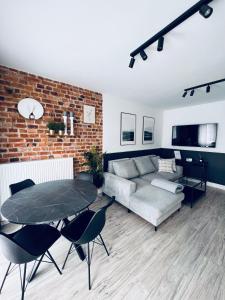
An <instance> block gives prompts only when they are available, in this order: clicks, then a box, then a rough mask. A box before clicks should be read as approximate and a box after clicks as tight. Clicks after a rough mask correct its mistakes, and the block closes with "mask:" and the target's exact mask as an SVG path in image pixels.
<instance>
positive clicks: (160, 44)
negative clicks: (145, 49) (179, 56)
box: [157, 36, 164, 51]
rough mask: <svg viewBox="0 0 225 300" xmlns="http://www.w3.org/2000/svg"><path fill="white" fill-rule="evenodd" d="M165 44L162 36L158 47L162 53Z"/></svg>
mask: <svg viewBox="0 0 225 300" xmlns="http://www.w3.org/2000/svg"><path fill="white" fill-rule="evenodd" d="M163 44H164V37H163V36H161V37H160V38H159V39H158V47H157V51H162V50H163Z"/></svg>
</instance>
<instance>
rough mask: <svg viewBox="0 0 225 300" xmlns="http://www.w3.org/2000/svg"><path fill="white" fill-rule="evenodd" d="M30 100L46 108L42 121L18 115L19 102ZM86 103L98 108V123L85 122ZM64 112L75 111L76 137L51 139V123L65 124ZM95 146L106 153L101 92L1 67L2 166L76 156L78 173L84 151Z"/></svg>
mask: <svg viewBox="0 0 225 300" xmlns="http://www.w3.org/2000/svg"><path fill="white" fill-rule="evenodd" d="M27 97H29V98H34V99H36V100H38V101H39V102H40V103H41V104H42V105H43V107H44V115H43V117H42V118H41V119H39V120H29V119H24V118H23V117H22V116H20V114H19V113H18V111H17V104H18V102H19V101H20V100H21V99H23V98H27ZM84 104H86V105H91V106H95V112H96V116H95V118H96V120H95V124H85V123H84V122H83V105H84ZM64 111H68V112H74V115H75V118H74V136H73V137H70V136H67V137H58V136H54V137H51V136H49V135H48V129H47V123H48V122H49V121H52V120H54V121H56V122H62V121H63V119H62V115H63V112H64ZM68 127H69V120H68ZM94 145H96V146H98V147H99V149H100V150H102V95H101V94H100V93H96V92H93V91H89V90H86V89H82V88H79V87H75V86H72V85H69V84H66V83H62V82H58V81H53V80H50V79H46V78H43V77H40V76H35V75H32V74H28V73H25V72H21V71H18V70H15V69H11V68H7V67H4V66H0V163H8V162H15V161H27V160H38V159H49V158H60V157H73V158H74V170H75V172H80V171H82V170H83V169H84V168H83V167H82V166H81V164H82V163H83V162H84V156H83V154H84V152H85V151H88V150H89V149H90V148H91V147H92V146H94Z"/></svg>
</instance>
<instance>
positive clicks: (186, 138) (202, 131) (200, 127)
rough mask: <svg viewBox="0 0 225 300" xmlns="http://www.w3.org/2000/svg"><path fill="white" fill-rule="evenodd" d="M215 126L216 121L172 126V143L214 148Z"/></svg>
mask: <svg viewBox="0 0 225 300" xmlns="http://www.w3.org/2000/svg"><path fill="white" fill-rule="evenodd" d="M217 127H218V124H217V123H208V124H197V125H179V126H173V128H172V145H173V146H187V147H210V148H215V147H216V136H217Z"/></svg>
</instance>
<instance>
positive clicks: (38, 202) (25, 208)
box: [1, 179, 97, 259]
mask: <svg viewBox="0 0 225 300" xmlns="http://www.w3.org/2000/svg"><path fill="white" fill-rule="evenodd" d="M96 197H97V189H96V187H95V186H94V185H93V184H92V183H90V182H87V181H82V180H73V179H66V180H56V181H49V182H45V183H40V184H37V185H34V186H32V187H29V188H26V189H24V190H21V191H20V192H18V193H16V194H14V195H13V196H11V197H10V198H8V199H7V200H6V201H5V202H4V203H3V205H2V207H1V213H2V215H3V216H4V217H5V218H6V219H7V220H8V221H9V222H10V223H16V224H23V225H35V224H42V223H50V222H54V221H59V220H63V219H66V218H68V217H70V216H73V215H75V214H77V213H79V212H80V211H82V210H83V209H85V208H87V207H88V206H89V205H90V204H91V203H92V202H94V201H95V199H96ZM78 254H79V256H80V258H81V259H84V253H83V251H82V252H81V251H78Z"/></svg>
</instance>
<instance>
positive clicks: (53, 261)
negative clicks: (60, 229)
mask: <svg viewBox="0 0 225 300" xmlns="http://www.w3.org/2000/svg"><path fill="white" fill-rule="evenodd" d="M47 254H48V256H49V258H50V260H51V261H52V263H53V264H54V265H55V267H56V269H57V270H58V272H59V274H60V275H62V272H61V271H60V269H59V267H58V266H57V264H56V262H55V260H54V258H53V257H52V256H51V254H50V252H49V251H48V250H47Z"/></svg>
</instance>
